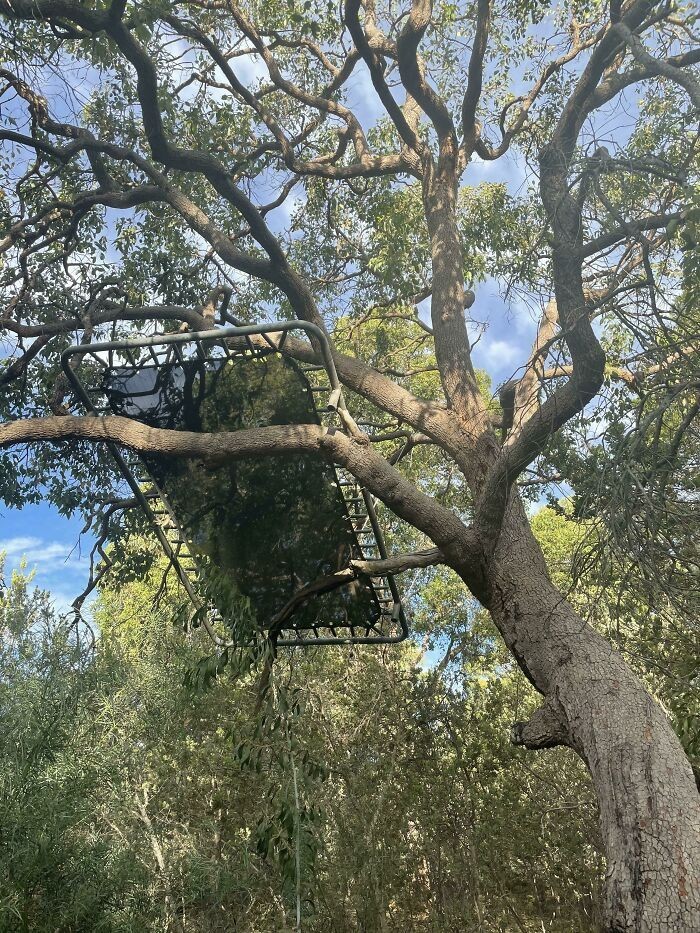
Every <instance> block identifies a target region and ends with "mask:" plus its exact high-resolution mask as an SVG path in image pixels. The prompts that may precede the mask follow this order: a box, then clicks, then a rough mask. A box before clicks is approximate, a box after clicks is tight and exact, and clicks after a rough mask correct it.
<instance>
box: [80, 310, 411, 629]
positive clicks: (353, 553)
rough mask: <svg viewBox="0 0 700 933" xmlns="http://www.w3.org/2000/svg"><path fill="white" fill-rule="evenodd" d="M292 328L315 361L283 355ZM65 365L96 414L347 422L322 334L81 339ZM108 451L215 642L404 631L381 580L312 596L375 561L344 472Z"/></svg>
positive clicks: (369, 529) (292, 325)
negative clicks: (240, 608)
mask: <svg viewBox="0 0 700 933" xmlns="http://www.w3.org/2000/svg"><path fill="white" fill-rule="evenodd" d="M296 329H301V330H304V331H306V333H307V335H308V336H310V337H311V339H312V340H313V342H314V345H315V347H316V349H317V351H318V350H320V357H321V358H322V359H323V365H322V366H316V365H306V364H299V363H297V362H295V361H294V360H292V359H290V358H289V357H286V356H283V355H282V354H281V352H280V351H281V350H282V349H283V347H284V342H285V340H286V338H287V335H288V333H289V332H290V331H291V330H296ZM254 338H257V339H254ZM62 362H63V369H64V372H65V374H66V376H67V378H68V379H69V381H70V383H71V385H72V387H73V389H74V391H75V393H76V395H77V396H78V397H79V399H80V400H81V402H82V403H83V405H84V406H85V407H86V409H87V410H88V411H89V412H92V413H94V414H97V415H105V414H117V415H121V416H124V417H127V418H133V419H135V420H138V421H139V422H141V423H144V424H148V425H150V426H152V427H157V428H169V429H172V430H186V431H197V432H201V431H206V432H214V433H215V432H223V431H236V430H240V429H243V428H255V427H257V426H262V425H275V424H304V423H306V424H309V423H314V424H325V425H327V426H331V425H333V426H335V427H336V428H339V429H342V427H343V424H344V419H343V418H342V417H341V416H342V410H341V411H340V413H339V409H344V405H345V403H344V400H343V397H342V393H341V390H340V385H339V382H338V378H337V374H336V372H335V366H334V364H333V360H332V356H331V354H330V348H329V346H328V341H327V338H326V336H325V334H324V333H323V331H321V330H320V329H319V328H316V327H315V326H314V325H311V324H307V323H305V322H296V321H293V322H290V321H284V322H278V323H274V324H269V325H260V326H250V327H239V326H227V327H220V328H217V329H215V330H211V331H203V332H193V333H179V334H167V335H155V336H152V337H141V338H136V339H130V340H121V341H117V340H115V341H109V342H104V343H95V344H87V345H79V346H74V347H70V348H69V349H68V350H66V351H65V352H64V354H63V358H62ZM109 449H110V451H111V454H112V456H113V457H114V460H115V462H116V465H117V467H118V469H119V471H120V473H121V475H122V476H123V477H124V479H125V480H126V482H127V483H128V485H129V487H130V488H131V490H132V491H133V493H134V495H135V497H136V499H137V501H138V503H139V505H140V507H141V509H142V510H143V512H144V514H145V515H146V517H147V519H148V521H149V524H150V526H151V528H152V530H153V532H154V534H155V536H156V538H157V540H158V542H159V544H160V546H161V548H162V549H163V551H164V553H165V555H166V558H167V559H168V562H169V565H170V566H171V567H172V569H173V571H174V572H175V573H176V575H177V577H178V578H179V580H180V582H181V583H182V585H183V587H184V588H185V590H186V592H187V596H188V598H189V600H190V601H191V602H192V604H193V608H194V616H195V618H196V619H197V620H199V621H200V622H201V623H202V624H203V625H204V626H205V627H206V629H207V631H208V633H209V635H210V636H211V637H212V639H213V640H214V641H215V642H216V644H218V645H226V646H242V645H244V644H247V643H251V642H252V640H253V639H254V638H255V637H259V636H260V635H263V636H265V637H267V638H270V639H271V640H272V641H274V643H275V644H276V645H277V646H279V647H285V646H288V647H291V646H297V645H305V646H306V645H308V646H310V645H330V644H373V643H375V644H390V643H393V642H399V641H402V640H403V639H404V638H405V637H406V636H407V634H408V626H407V622H406V617H405V613H404V610H403V607H402V605H401V599H400V595H399V591H398V588H397V585H396V582H395V580H394V579H393V577H392V576H391V575H387V576H375V577H366V576H355V577H354V578H350V579H348V581H347V582H346V583H344V584H343V585H342V586H333V587H332V588H330V587H328V588H327V589H324V581H330V580H332V575H333V574H335V573H336V572H337V571H340V570H342V569H344V568H347V567H348V566H349V562H350V561H351V560H353V559H359V560H368V559H373V558H384V557H386V556H387V553H386V548H385V545H384V540H383V536H382V533H381V529H380V526H379V523H378V520H377V515H376V511H375V507H374V501H373V499H372V496H371V495H369V493H368V492H367V491H366V490H365V489H363V488H362V487H361V486H359V485H358V484H357V482H356V480H355V479H354V477H352V476H351V475H350V474H347V473H346V472H345V471H343V470H342V469H338V468H334V467H333V466H332V465H329V464H327V463H325V462H324V461H323V460H321V459H320V458H318V457H314V456H312V455H310V454H289V455H284V456H275V457H261V458H247V459H244V460H240V461H236V462H231V463H225V464H223V465H222V466H220V467H217V468H214V469H208V468H205V467H203V466H202V464H199V463H195V462H193V461H190V460H185V459H181V458H174V457H164V456H158V455H150V454H149V455H146V456H138V455H134V454H132V453H131V452H128V451H122V450H120V449H119V448H118V447H117V446H116V445H114V444H109ZM316 581H319V583H320V586H319V589H318V591H315V592H313V586H311V585H312V584H315V583H316ZM212 582H216V586H212ZM309 589H310V590H312V592H311V593H309V594H308V596H306V595H304V594H305V593H306V592H307V590H309ZM242 604H244V605H249V606H250V608H251V612H250V613H247V614H246V613H243V614H242V618H243V617H245V620H244V621H243V622H241V621H240V620H239V619H237V618H235V616H236V612H235V610H232V609H231V608H230V607H231V606H232V605H233V606H235V605H242ZM251 620H252V621H251Z"/></svg>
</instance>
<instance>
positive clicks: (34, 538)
mask: <svg viewBox="0 0 700 933" xmlns="http://www.w3.org/2000/svg"><path fill="white" fill-rule="evenodd" d="M81 527H82V522H81V521H80V520H79V519H67V518H65V516H63V515H60V514H59V513H58V511H57V510H56V509H55V508H53V507H52V506H50V505H48V504H47V503H40V504H39V505H28V506H25V508H23V509H22V510H21V511H20V510H18V509H8V508H6V507H4V506H3V507H1V508H0V552H2V551H4V552H5V555H6V560H5V576H6V578H9V576H10V574H11V572H12V571H13V570H18V569H20V565H21V562H22V561H23V560H26V565H27V566H26V570H27V571H33V572H34V573H35V576H34V583H35V584H36V585H37V586H39V587H40V588H41V589H45V590H49V591H50V592H51V595H52V597H53V599H54V603H55V605H56V609H57V610H58V611H59V612H64V611H66V610H67V609H68V607H69V606H70V604H71V602H72V601H73V600H74V599H75V597H76V596H77V595H78V594H79V593H81V592H82V590H83V589H84V588H85V585H86V583H87V580H88V575H89V570H90V559H89V556H90V547H91V539H90V538H89V536H84V537H83V538H82V540H80V541H79V537H80V531H81Z"/></svg>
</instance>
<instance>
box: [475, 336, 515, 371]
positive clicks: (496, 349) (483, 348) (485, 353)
mask: <svg viewBox="0 0 700 933" xmlns="http://www.w3.org/2000/svg"><path fill="white" fill-rule="evenodd" d="M477 348H478V354H479V356H480V357H481V358H482V359H483V360H484V361H485V362H486V363H488V364H489V365H490V366H495V367H498V368H501V367H503V366H509V365H511V364H512V363H515V362H516V361H517V362H521V361H522V348H521V347H520V346H519V345H518V344H515V343H510V342H509V341H508V340H489V339H488V338H486V339H485V340H482V341H481V343H479V344H477Z"/></svg>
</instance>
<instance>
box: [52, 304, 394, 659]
mask: <svg viewBox="0 0 700 933" xmlns="http://www.w3.org/2000/svg"><path fill="white" fill-rule="evenodd" d="M294 330H301V331H304V332H305V333H306V334H307V336H308V337H309V338H310V339H311V341H312V344H317V345H318V348H320V355H321V359H322V360H323V365H322V366H318V365H313V364H300V363H299V362H298V361H295V364H296V366H297V368H298V370H299V372H300V373H301V374H302V375H303V377H304V380H305V381H306V383H307V385H308V389H309V391H310V393H311V398H312V402H313V408H314V411H315V414H316V417H317V419H318V422H319V424H321V425H324V424H325V425H326V426H329V422H330V420H331V419H333V418H334V417H336V416H337V413H338V412H340V413H341V417H340V418H338V419H337V420H338V421H339V422H340V425H339V426H340V429H341V430H344V429H345V421H344V419H343V418H342V412H343V411H347V408H346V405H345V401H344V398H343V393H342V388H341V385H340V381H339V379H338V374H337V371H336V368H335V363H334V361H333V355H332V353H331V348H330V344H329V341H328V337H327V335H326V334H325V333H324V331H323V330H322V329H321V328H320V327H318V326H316V325H315V324H312V323H310V322H307V321H277V322H273V323H271V324H252V325H237V324H236V325H226V326H223V327H217V328H214V329H212V330H206V331H186V332H184V333H174V334H172V333H171V334H155V335H152V336H149V337H134V338H124V339H122V340H108V341H102V342H99V343H89V344H77V345H75V346H71V347H68V348H67V349H66V350H64V351H63V353H62V354H61V366H62V369H63V372H64V374H65V376H66V378H67V379H68V382H69V384H70V386H71V388H72V390H73V391H74V393H75V395H76V396H77V398H78V399H79V400H80V401H81V402H82V404H83V405H84V406H85V408H86V410H87V411H88V412H89V413H90V414H91V415H94V416H96V417H100V416H102V415H104V414H107V413H108V409H106V408H103V409H102V410H100V408H99V407H98V406H97V405H96V404H95V401H94V400H93V398H92V396H91V394H90V390H89V389H88V388H87V387H86V386H85V385H84V384H83V382H82V381H81V380H80V377H79V374H78V372H79V367H80V364H81V363H83V362H84V361H85V358H86V357H92V359H93V361H94V362H96V363H98V364H99V366H100V367H101V368H102V369H103V370H104V371H105V372H108V371H110V370H113V369H115V368H117V364H115V363H114V357H115V355H118V356H120V357H121V360H120V362H119V364H118V366H119V367H123V366H124V365H129V366H132V367H133V368H134V369H138V368H139V367H142V368H145V367H146V366H154V365H155V366H157V367H161V366H164V365H171V364H172V363H173V362H174V363H176V364H184V363H185V362H186V359H185V357H184V355H183V353H182V347H183V345H188V344H194V345H195V349H196V353H197V356H198V357H199V358H200V360H201V361H202V362H203V363H206V362H207V361H210V360H213V359H216V357H209V356H208V354H207V351H208V349H209V348H210V347H211V346H213V345H216V346H218V347H219V348H221V349H223V351H224V353H225V359H227V360H233V359H241V358H243V359H246V358H255V359H262V358H264V357H266V356H269V355H270V354H274V353H279V354H281V352H282V350H283V348H284V343H285V341H286V339H287V336H288V335H289V333H290V332H291V331H294ZM273 335H276V337H275V338H273ZM253 336H261V337H263V340H264V343H265V344H266V346H264V347H260V346H256V345H255V344H254V343H253V341H252V340H251V337H253ZM231 341H236V344H237V345H236V346H232V345H231ZM157 347H160V348H164V349H162V350H161V356H159V354H158V353H157V352H156V349H155V348H157ZM144 350H145V351H146V359H145V361H142V362H137V361H136V355H135V354H136V352H141V351H144ZM163 352H165V354H166V356H165V358H162V353H163ZM101 355H102V356H101ZM105 355H106V357H107V361H105V359H104V358H103V357H104V356H105ZM218 358H219V359H220V358H221V357H218ZM124 359H125V360H126V364H125V363H124ZM324 373H325V376H326V378H327V384H326V385H312V384H311V382H310V380H309V379H308V377H309V376H312V378H314V377H316V376H321V375H322V374H324ZM93 391H94V390H93ZM321 393H322V394H324V395H327V401H326V404H325V406H323V407H322V406H320V405H319V404H318V403H317V402H316V397H317V395H320V394H321ZM106 446H107V448H108V450H109V451H110V454H111V456H112V458H113V459H114V461H115V463H116V464H117V467H118V469H119V472H120V473H121V475H122V476H123V478H124V479H125V480H126V482H127V484H128V486H129V488H130V489H131V491H132V492H133V494H134V497H135V499H136V500H137V502H138V504H139V506H140V508H141V510H142V511H143V513H144V515H145V516H146V518H147V519H148V521H149V524H150V526H151V528H152V530H153V532H154V533H155V535H156V538H157V540H158V542H159V544H160V546H161V548H162V549H163V551H164V553H165V555H166V557H167V558H168V560H169V562H170V566H172V567H173V569H174V570H175V572H176V574H177V577H178V579H179V581H180V583H181V584H182V586H183V588H184V589H185V592H186V593H187V596H188V598H189V600H190V602H191V603H192V605H193V606H194V607H195V610H196V615H197V617H198V618H199V620H200V621H201V622H202V624H203V626H204V628H205V629H206V631H207V633H208V635H209V637H210V638H211V639H212V641H214V643H215V644H216V645H217V646H219V647H222V648H233V647H242V645H240V644H238V643H237V642H235V641H231V640H228V639H224V638H222V637H221V636H220V635H219V634H218V633H217V631H216V629H215V627H214V626H215V625H216V623H217V621H221V622H224V620H223V619H222V618H221V616H220V614H219V613H218V610H216V609H215V607H213V606H211V605H210V604H208V603H207V601H206V600H205V599H204V598H203V597H202V595H201V588H202V583H203V580H204V572H203V570H202V568H201V566H200V565H199V562H198V561H197V558H196V556H195V555H194V553H193V552H192V549H191V548H190V546H189V544H188V542H187V537H186V535H185V534H184V532H183V530H182V527H181V525H180V522H179V521H178V519H177V517H176V515H175V513H174V511H173V508H172V506H171V505H170V503H169V501H168V497H167V494H166V492H165V491H164V490H162V489H160V488H159V486H158V484H157V483H156V482H155V480H154V478H153V476H152V475H151V473H150V471H149V470H148V468H147V466H146V464H145V463H144V461H143V459H142V458H141V459H140V462H141V463H142V465H143V469H144V471H145V472H146V473H147V474H148V480H149V483H150V484H151V486H152V487H153V488H154V489H155V492H156V493H157V496H156V497H155V501H157V502H158V505H157V506H154V505H153V504H152V503H153V501H154V497H153V496H152V495H149V496H146V495H145V494H144V491H143V489H142V483H141V482H139V478H138V477H137V475H136V473H135V472H134V468H133V467H132V466H131V465H130V464H129V463H128V462H127V460H126V459H125V457H124V455H123V454H122V452H121V450H120V449H119V447H118V445H117V444H115V443H114V442H113V441H108V442H106ZM332 469H333V472H334V476H335V481H336V483H337V486H338V488H339V491H340V494H341V497H342V500H343V504H344V508H345V515H346V516H347V519H348V521H349V523H350V529H351V533H352V536H353V538H354V541H355V543H356V545H357V548H358V551H359V553H360V555H361V559H363V560H372V559H377V558H380V559H386V558H387V557H388V554H387V550H386V544H385V541H384V536H383V534H382V529H381V526H380V523H379V520H378V517H377V512H376V509H375V505H374V499H373V497H372V495H371V494H370V493H369V492H368V491H367V490H366V489H365V488H364V487H362V486H360V484H359V483H358V482H357V480H356V479H355V477H353V476H352V474H350V473H348V472H347V471H346V470H344V469H342V468H340V467H338V466H336V465H333V466H332ZM360 510H361V511H360ZM365 579H366V581H367V583H368V584H369V586H370V587H371V589H372V591H373V594H374V597H375V599H376V600H377V603H378V604H379V607H380V616H379V618H378V619H377V620H376V621H375V622H373V623H370V622H368V623H367V625H363V626H358V625H355V626H344V625H342V624H336V625H332V624H330V623H328V624H324V623H322V622H320V623H318V624H317V625H315V626H312V627H311V628H307V629H303V628H300V629H295V628H294V626H293V624H290V623H285V624H284V626H283V627H282V629H281V631H280V633H279V634H277V635H274V636H272V637H273V640H274V642H275V644H276V646H277V647H298V646H304V647H309V646H322V645H353V644H367V645H369V644H383V645H388V644H396V643H398V642H401V641H403V640H404V639H405V638H406V637H407V635H408V623H407V620H406V615H405V612H404V609H403V606H402V603H401V597H400V594H399V590H398V587H397V584H396V581H395V579H394V577H393V575H392V574H382V575H376V576H370V577H367V578H365ZM384 581H385V582H384ZM311 582H312V581H311ZM312 598H313V597H312ZM291 618H292V620H293V613H292V617H291ZM387 618H388V619H390V621H391V624H392V626H393V627H394V628H398V630H397V631H396V632H395V633H394V634H389V635H387V634H383V633H382V631H381V630H378V629H376V628H375V626H379V625H380V624H381V623H382V620H383V619H387ZM224 624H225V623H224ZM345 628H347V629H349V631H350V634H349V635H345V634H341V633H339V632H338V633H336V630H337V629H345ZM360 628H361V629H362V632H363V633H364V634H356V633H355V629H360ZM319 629H323V630H328V631H330V632H331V634H330V635H326V634H319V631H318V630H319Z"/></svg>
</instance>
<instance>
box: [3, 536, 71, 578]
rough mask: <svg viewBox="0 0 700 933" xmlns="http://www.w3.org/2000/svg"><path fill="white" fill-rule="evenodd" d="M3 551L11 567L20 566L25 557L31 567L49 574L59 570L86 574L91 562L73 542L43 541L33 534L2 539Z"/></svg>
mask: <svg viewBox="0 0 700 933" xmlns="http://www.w3.org/2000/svg"><path fill="white" fill-rule="evenodd" d="M3 552H4V553H5V555H6V557H7V561H8V565H9V567H10V568H12V567H17V566H19V563H20V561H21V560H22V559H24V560H25V561H26V563H27V567H28V568H29V569H32V568H33V567H36V569H37V570H38V571H39V572H40V573H42V574H47V575H48V574H52V573H55V572H57V571H60V572H61V573H66V572H69V573H70V572H80V573H81V574H84V572H85V567H86V566H87V564H88V563H89V558H88V556H87V555H86V554H80V552H79V551H78V550H75V549H74V544H73V543H68V542H65V541H43V540H42V539H41V538H37V537H35V536H31V535H17V536H15V537H13V538H7V539H5V540H4V541H3V540H0V554H1V553H3Z"/></svg>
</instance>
